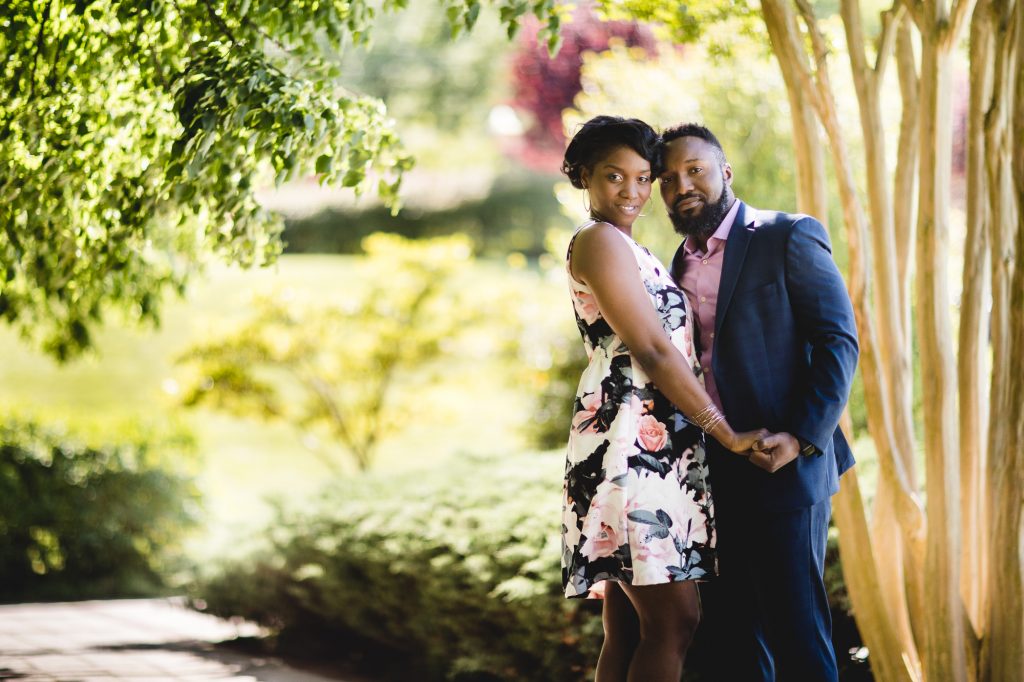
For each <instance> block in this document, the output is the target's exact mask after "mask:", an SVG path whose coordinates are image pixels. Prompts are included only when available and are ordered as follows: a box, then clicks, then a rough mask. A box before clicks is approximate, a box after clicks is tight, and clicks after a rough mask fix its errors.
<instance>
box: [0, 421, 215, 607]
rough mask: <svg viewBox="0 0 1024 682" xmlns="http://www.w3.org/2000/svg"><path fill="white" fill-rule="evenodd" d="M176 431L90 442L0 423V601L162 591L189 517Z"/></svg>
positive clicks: (191, 500) (187, 482)
mask: <svg viewBox="0 0 1024 682" xmlns="http://www.w3.org/2000/svg"><path fill="white" fill-rule="evenodd" d="M191 459H193V455H192V453H191V450H190V446H189V444H188V441H187V440H186V439H183V438H180V437H173V438H165V439H163V440H157V441H153V440H150V439H148V438H146V437H142V436H139V437H135V438H133V439H127V440H126V442H123V443H117V444H109V445H100V446H91V445H86V444H84V443H82V442H81V441H79V440H78V439H76V438H74V437H72V436H70V435H69V434H67V433H64V432H62V431H59V430H57V429H54V428H47V427H44V426H41V425H39V424H37V423H35V422H22V421H15V420H7V421H5V422H2V423H0V601H7V602H11V601H28V600H49V599H82V598H98V597H127V596H140V595H150V594H157V593H161V592H163V591H165V589H166V587H167V585H166V578H167V576H168V575H170V574H172V573H174V572H175V571H178V570H181V568H182V567H183V566H184V559H183V558H182V554H181V552H180V550H181V546H180V543H181V540H182V539H183V536H184V534H185V533H186V532H187V531H188V529H189V528H191V527H192V526H194V525H195V523H196V520H197V516H198V498H199V495H198V491H197V489H196V487H195V485H194V483H193V482H192V479H191V477H190V476H189V474H188V473H187V472H184V471H182V470H181V469H182V463H183V462H187V461H188V460H191Z"/></svg>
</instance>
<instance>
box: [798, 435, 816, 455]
mask: <svg viewBox="0 0 1024 682" xmlns="http://www.w3.org/2000/svg"><path fill="white" fill-rule="evenodd" d="M796 441H797V443H799V444H800V454H801V455H803V456H804V457H810V456H811V455H816V454H818V448H817V447H815V445H814V443H812V442H811V441H809V440H805V439H803V438H801V437H800V436H797V437H796Z"/></svg>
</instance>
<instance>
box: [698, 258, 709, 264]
mask: <svg viewBox="0 0 1024 682" xmlns="http://www.w3.org/2000/svg"><path fill="white" fill-rule="evenodd" d="M700 264H701V265H707V264H708V259H707V258H705V259H704V260H702V261H701V262H700Z"/></svg>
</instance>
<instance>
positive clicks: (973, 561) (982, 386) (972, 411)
mask: <svg viewBox="0 0 1024 682" xmlns="http://www.w3.org/2000/svg"><path fill="white" fill-rule="evenodd" d="M994 48H995V40H994V32H993V30H992V21H991V13H990V12H987V11H984V9H983V8H981V7H979V8H978V9H977V10H976V11H975V12H974V16H973V18H972V21H971V40H970V88H971V91H970V104H969V110H968V120H967V236H966V241H965V243H964V270H963V293H962V295H961V299H960V329H959V337H960V341H959V346H958V355H957V374H958V379H957V381H958V384H959V397H960V488H961V491H962V502H961V505H960V508H961V512H962V514H963V522H962V526H961V530H962V533H963V537H962V543H963V544H962V549H961V553H960V571H961V573H960V595H961V597H962V598H963V600H964V604H965V606H966V608H967V612H968V614H969V615H970V617H971V623H972V624H973V626H974V629H975V630H976V631H979V632H980V631H982V630H983V629H984V627H983V626H984V622H983V615H982V614H983V612H982V609H983V608H984V606H983V601H984V600H983V598H982V595H983V593H984V577H985V572H986V567H985V559H986V556H987V553H986V552H983V551H978V548H979V547H981V546H982V545H983V543H984V538H985V537H986V535H985V532H984V521H985V504H984V500H985V499H986V497H987V495H986V492H985V491H986V480H985V476H984V472H985V460H986V455H987V444H988V443H987V425H988V393H987V387H988V377H989V368H988V363H987V355H988V332H989V315H988V311H987V304H988V298H989V282H990V276H991V273H990V270H991V266H990V263H989V256H990V249H989V245H988V240H989V229H988V224H987V220H988V215H989V212H988V192H987V187H986V179H985V111H986V109H987V104H986V103H987V102H990V101H991V99H992V67H993V63H994V60H995V51H994Z"/></svg>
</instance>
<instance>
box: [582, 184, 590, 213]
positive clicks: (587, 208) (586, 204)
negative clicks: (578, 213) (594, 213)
mask: <svg viewBox="0 0 1024 682" xmlns="http://www.w3.org/2000/svg"><path fill="white" fill-rule="evenodd" d="M583 210H584V211H586V212H587V215H590V190H589V189H584V191H583Z"/></svg>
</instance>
